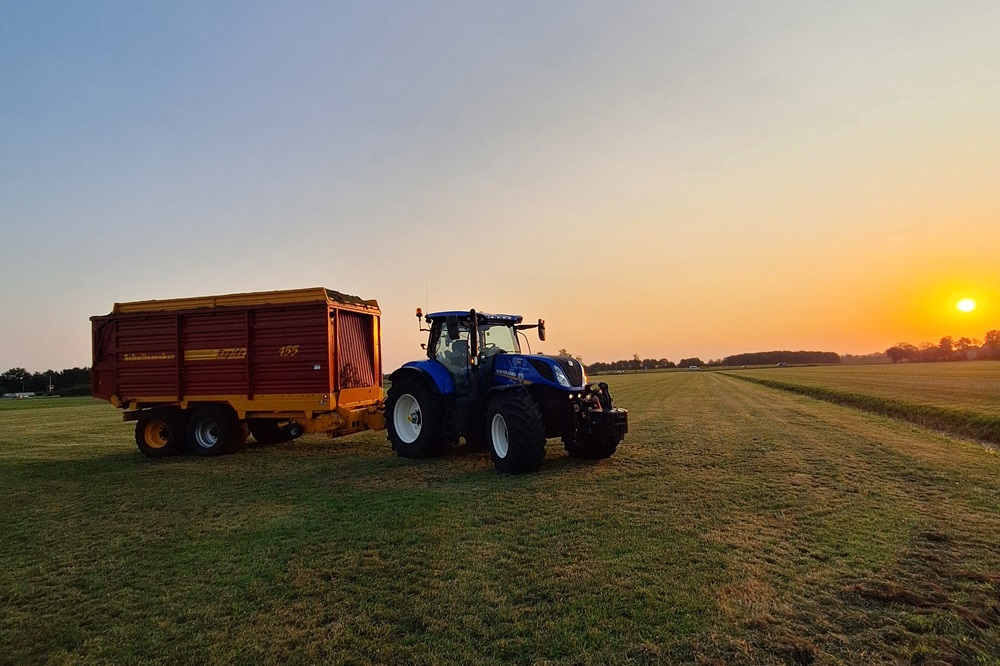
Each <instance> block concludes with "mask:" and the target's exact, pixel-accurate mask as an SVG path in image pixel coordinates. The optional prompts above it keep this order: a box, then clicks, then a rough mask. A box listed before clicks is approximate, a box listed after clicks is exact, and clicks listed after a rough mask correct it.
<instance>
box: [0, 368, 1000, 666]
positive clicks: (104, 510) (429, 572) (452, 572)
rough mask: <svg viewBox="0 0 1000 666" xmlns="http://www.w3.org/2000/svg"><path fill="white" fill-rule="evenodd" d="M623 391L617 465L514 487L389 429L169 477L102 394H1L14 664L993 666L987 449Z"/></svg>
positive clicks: (674, 391)
mask: <svg viewBox="0 0 1000 666" xmlns="http://www.w3.org/2000/svg"><path fill="white" fill-rule="evenodd" d="M608 381H609V383H611V384H612V389H613V390H614V392H615V397H616V401H617V402H618V403H620V404H621V405H622V406H624V407H626V408H628V409H629V410H630V417H631V433H630V434H629V436H628V438H627V439H626V442H625V444H623V446H622V447H621V448H620V449H619V454H618V455H616V456H615V457H614V458H612V459H610V460H607V461H602V462H599V463H596V464H581V463H579V462H577V461H575V460H571V459H569V458H568V457H567V456H566V455H565V454H564V453H563V452H562V450H561V447H560V446H559V445H558V443H557V442H556V441H552V442H550V444H549V456H548V458H547V460H546V465H545V467H544V468H543V471H542V472H540V473H538V474H532V475H527V476H521V477H501V476H498V475H497V474H496V473H495V472H494V470H493V466H492V463H491V462H490V461H489V460H488V459H487V458H486V456H485V455H483V454H476V453H470V452H467V451H464V450H463V449H464V447H460V449H459V450H458V451H456V453H454V454H453V455H451V456H450V457H447V458H444V459H441V460H430V461H408V460H401V459H398V458H395V457H393V456H392V455H391V453H390V451H389V447H388V444H387V443H386V442H385V440H384V435H383V434H381V433H368V434H363V435H359V436H352V437H348V438H344V439H341V440H334V441H330V440H326V439H306V440H299V441H298V442H295V443H294V444H291V445H285V446H281V447H272V448H267V447H248V448H246V449H243V450H241V451H240V452H238V453H235V454H233V455H230V456H226V457H223V458H220V459H193V458H174V459H167V460H162V461H149V460H145V459H143V458H142V457H141V456H139V454H138V453H137V452H136V450H135V447H134V444H132V433H131V428H130V427H129V425H128V424H124V423H122V422H120V421H119V420H118V415H117V414H116V412H115V411H114V410H113V409H112V408H110V407H109V406H106V405H100V404H94V403H90V402H88V401H85V400H83V401H66V402H65V403H59V404H58V405H55V406H51V408H43V407H46V406H43V405H41V404H39V405H38V406H37V407H35V408H23V407H19V408H16V409H15V408H8V407H4V409H3V411H0V497H3V498H4V500H5V501H4V502H3V504H2V506H0V526H2V533H3V538H2V540H0V563H2V567H0V645H2V646H3V650H0V662H4V663H11V664H21V663H46V662H47V663H94V662H102V663H127V662H134V661H138V660H142V661H150V662H162V663H178V662H205V661H208V662H232V661H239V662H255V663H258V662H259V663H281V664H285V663H307V662H316V661H330V662H342V663H343V662H347V663H365V662H377V663H427V664H433V663H440V664H450V663H484V664H508V663H525V662H553V663H601V664H603V663H670V662H677V663H691V662H696V663H736V662H738V663H800V664H807V663H844V664H863V663H900V662H903V663H934V662H935V660H937V661H938V663H941V662H942V661H943V662H946V663H969V664H975V663H997V658H996V656H995V655H998V654H1000V629H998V621H1000V591H998V590H1000V461H998V458H997V456H996V455H995V454H993V453H991V452H990V451H988V450H987V449H985V448H984V447H982V446H979V445H976V444H974V443H970V442H966V441H960V440H954V439H950V438H948V437H945V436H943V435H940V434H936V433H933V432H929V431H926V430H923V429H920V428H917V427H914V426H912V425H908V424H905V423H901V422H898V421H895V420H892V419H887V418H884V417H879V416H874V415H871V414H866V413H863V412H860V411H856V410H852V409H850V408H847V407H842V406H839V405H834V404H830V403H826V402H820V401H816V400H813V399H810V398H808V397H805V396H801V395H794V394H791V393H787V392H782V391H777V390H774V389H770V388H766V387H763V386H758V385H754V384H750V383H747V382H744V381H739V380H738V379H736V378H734V377H731V376H726V375H725V374H723V373H656V374H648V375H626V376H614V377H610V378H608ZM24 402H30V401H24ZM46 402H58V401H46Z"/></svg>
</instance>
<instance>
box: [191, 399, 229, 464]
mask: <svg viewBox="0 0 1000 666" xmlns="http://www.w3.org/2000/svg"><path fill="white" fill-rule="evenodd" d="M240 430H241V427H240V423H239V421H237V420H236V414H234V413H233V410H231V409H229V408H228V407H222V406H221V405H206V406H204V407H198V408H197V409H195V410H194V412H193V413H192V414H191V418H190V419H188V427H187V439H188V448H189V449H190V451H191V453H193V454H195V455H196V456H219V455H222V454H223V453H225V452H226V451H228V450H229V448H230V447H231V446H233V445H234V444H235V443H236V442H237V439H238V435H239V434H240V432H239V431H240Z"/></svg>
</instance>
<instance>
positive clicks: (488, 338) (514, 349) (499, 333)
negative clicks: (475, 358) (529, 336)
mask: <svg viewBox="0 0 1000 666" xmlns="http://www.w3.org/2000/svg"><path fill="white" fill-rule="evenodd" d="M479 339H480V341H481V342H480V351H481V352H482V353H483V355H485V356H492V355H493V354H499V353H500V352H507V353H508V354H519V353H520V352H521V346H520V345H519V344H518V343H517V331H515V330H514V327H513V326H510V325H507V324H483V325H482V326H480V327H479Z"/></svg>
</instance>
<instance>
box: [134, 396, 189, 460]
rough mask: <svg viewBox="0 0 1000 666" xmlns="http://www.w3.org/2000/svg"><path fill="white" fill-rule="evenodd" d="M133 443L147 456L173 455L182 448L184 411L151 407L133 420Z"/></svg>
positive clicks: (161, 456)
mask: <svg viewBox="0 0 1000 666" xmlns="http://www.w3.org/2000/svg"><path fill="white" fill-rule="evenodd" d="M135 444H136V446H137V447H139V451H140V452H142V455H144V456H146V457H147V458H163V457H165V456H175V455H177V454H179V453H181V452H182V451H183V450H184V413H183V412H181V410H179V409H171V408H164V409H153V410H150V411H148V412H146V413H144V414H143V415H142V416H140V417H139V420H138V421H136V422H135Z"/></svg>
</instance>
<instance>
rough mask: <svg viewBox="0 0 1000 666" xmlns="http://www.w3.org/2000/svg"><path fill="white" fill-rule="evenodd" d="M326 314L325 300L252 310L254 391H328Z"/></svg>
mask: <svg viewBox="0 0 1000 666" xmlns="http://www.w3.org/2000/svg"><path fill="white" fill-rule="evenodd" d="M328 313H329V310H328V309H327V306H326V304H325V303H320V304H315V305H302V306H297V307H287V308H274V309H266V310H265V309H261V310H257V311H255V312H254V313H253V331H252V334H251V349H252V356H251V371H252V375H253V378H254V383H253V391H254V393H270V394H274V393H330V391H331V388H330V351H329V344H330V337H329V330H330V329H329V326H330V324H329V320H328V318H327V317H328Z"/></svg>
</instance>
